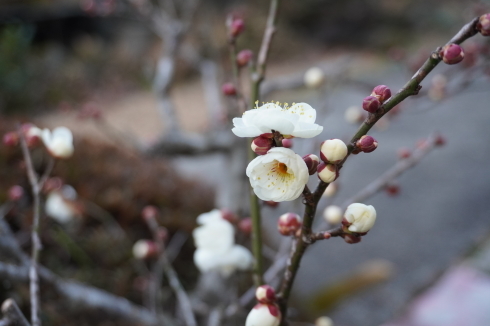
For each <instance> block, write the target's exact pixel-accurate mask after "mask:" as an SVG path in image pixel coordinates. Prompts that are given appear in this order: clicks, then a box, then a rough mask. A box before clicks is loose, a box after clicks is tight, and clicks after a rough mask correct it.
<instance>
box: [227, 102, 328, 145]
mask: <svg viewBox="0 0 490 326" xmlns="http://www.w3.org/2000/svg"><path fill="white" fill-rule="evenodd" d="M315 119H316V110H315V109H313V108H312V107H311V106H310V105H309V104H306V103H297V104H293V105H292V106H288V105H287V104H285V105H284V107H281V106H279V103H277V104H275V103H266V104H264V105H262V106H261V107H258V108H257V109H253V110H249V111H245V112H244V113H243V116H242V117H241V118H234V119H233V124H234V126H235V127H234V128H233V129H232V130H231V131H232V132H233V133H234V134H235V135H237V136H238V137H257V136H260V135H261V134H266V133H271V132H272V131H273V130H274V131H278V132H280V133H281V134H283V135H286V136H293V137H301V138H311V137H315V136H317V135H319V134H320V133H321V132H322V130H323V127H322V126H320V125H317V124H316V123H315Z"/></svg>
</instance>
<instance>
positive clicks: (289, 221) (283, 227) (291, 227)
mask: <svg viewBox="0 0 490 326" xmlns="http://www.w3.org/2000/svg"><path fill="white" fill-rule="evenodd" d="M300 228H301V218H300V217H299V215H298V214H295V213H286V214H282V215H281V216H280V217H279V220H278V221H277V229H278V230H279V233H281V234H282V235H294V234H295V233H296V231H298V230H299V229H300Z"/></svg>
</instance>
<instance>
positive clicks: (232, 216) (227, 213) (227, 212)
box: [221, 208, 238, 224]
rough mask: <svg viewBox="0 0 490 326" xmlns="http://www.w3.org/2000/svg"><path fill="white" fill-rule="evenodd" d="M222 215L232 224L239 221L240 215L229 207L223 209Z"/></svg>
mask: <svg viewBox="0 0 490 326" xmlns="http://www.w3.org/2000/svg"><path fill="white" fill-rule="evenodd" d="M221 215H222V216H223V219H225V220H227V221H228V222H230V223H231V224H235V223H236V222H238V216H236V215H235V213H233V212H232V211H230V210H229V209H227V208H222V209H221Z"/></svg>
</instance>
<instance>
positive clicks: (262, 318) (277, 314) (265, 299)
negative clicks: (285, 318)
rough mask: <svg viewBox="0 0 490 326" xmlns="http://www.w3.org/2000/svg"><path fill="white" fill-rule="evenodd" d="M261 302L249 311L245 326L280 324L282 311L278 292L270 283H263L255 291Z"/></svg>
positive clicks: (276, 325) (274, 325) (273, 325)
mask: <svg viewBox="0 0 490 326" xmlns="http://www.w3.org/2000/svg"><path fill="white" fill-rule="evenodd" d="M255 297H256V299H257V301H258V302H259V303H258V304H257V305H255V307H253V309H252V310H251V311H250V312H249V314H248V316H247V320H246V321H245V326H279V323H280V322H281V311H280V310H279V307H278V306H277V304H276V303H275V302H276V293H275V291H274V289H273V288H272V287H270V286H269V285H261V286H259V287H258V288H257V290H256V291H255Z"/></svg>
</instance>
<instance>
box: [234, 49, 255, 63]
mask: <svg viewBox="0 0 490 326" xmlns="http://www.w3.org/2000/svg"><path fill="white" fill-rule="evenodd" d="M252 57H253V52H252V51H250V50H241V51H240V52H238V54H237V56H236V63H237V64H238V66H239V67H244V66H246V65H247V64H248V63H249V62H250V60H252Z"/></svg>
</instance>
